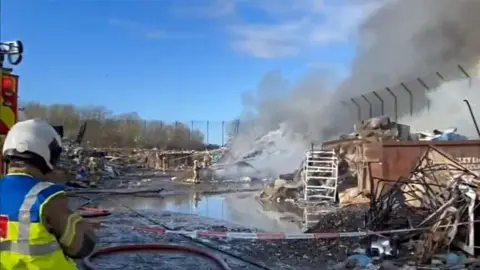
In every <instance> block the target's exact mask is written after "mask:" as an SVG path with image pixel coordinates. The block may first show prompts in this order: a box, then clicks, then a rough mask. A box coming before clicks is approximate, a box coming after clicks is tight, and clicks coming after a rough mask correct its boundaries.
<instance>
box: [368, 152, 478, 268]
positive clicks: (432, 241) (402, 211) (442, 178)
mask: <svg viewBox="0 0 480 270" xmlns="http://www.w3.org/2000/svg"><path fill="white" fill-rule="evenodd" d="M380 181H382V182H386V183H388V184H385V185H377V187H378V189H376V190H375V192H374V194H372V196H371V205H370V210H369V213H368V214H367V224H366V225H367V228H368V229H369V230H373V231H379V230H388V229H398V228H408V229H409V231H407V232H404V233H397V234H396V235H397V236H398V237H400V240H401V241H403V242H406V241H409V240H410V241H414V242H415V244H414V245H413V247H412V249H413V252H414V254H415V257H416V259H417V260H418V262H419V263H427V262H429V261H430V260H431V259H432V257H433V255H434V254H436V253H438V252H442V251H446V249H447V247H448V246H449V245H450V244H455V245H457V246H458V247H460V248H461V249H462V250H464V251H466V252H467V253H470V255H474V246H475V244H474V243H473V242H474V241H473V233H474V226H475V225H474V222H475V218H474V213H473V211H474V208H475V206H476V205H477V199H476V194H477V188H478V183H479V180H478V175H477V174H476V173H474V172H472V171H470V170H469V169H467V168H465V167H464V166H462V165H461V164H460V163H458V162H457V161H456V160H455V159H453V158H452V157H450V156H449V155H448V154H446V153H444V152H442V151H441V150H439V149H436V148H435V147H432V146H430V147H429V148H428V150H427V151H426V152H425V153H424V155H423V156H422V157H421V158H420V160H419V161H418V163H417V165H416V167H415V169H414V170H413V171H412V173H411V174H410V175H409V177H407V178H405V179H403V178H402V179H399V180H397V181H389V180H383V179H382V180H380ZM412 239H413V240H412Z"/></svg>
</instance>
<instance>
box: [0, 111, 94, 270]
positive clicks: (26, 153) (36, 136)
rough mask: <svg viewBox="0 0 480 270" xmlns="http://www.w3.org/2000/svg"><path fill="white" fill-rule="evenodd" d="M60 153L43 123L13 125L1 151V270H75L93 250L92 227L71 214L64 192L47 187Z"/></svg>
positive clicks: (57, 187) (57, 140) (53, 134)
mask: <svg viewBox="0 0 480 270" xmlns="http://www.w3.org/2000/svg"><path fill="white" fill-rule="evenodd" d="M61 152H62V147H61V141H60V136H59V135H58V134H57V132H56V131H55V130H54V129H53V127H52V126H50V125H49V124H48V123H47V122H46V121H45V120H41V119H33V120H27V121H23V122H19V123H17V124H15V125H14V126H13V127H12V129H11V130H10V131H9V132H8V135H7V137H6V138H5V143H4V145H3V152H2V153H3V157H4V159H5V161H6V164H7V165H8V168H7V175H6V176H4V177H3V178H2V180H1V181H0V221H1V222H0V247H1V248H0V269H2V270H10V269H38V270H46V269H49V270H55V269H62V270H74V269H77V266H76V264H75V262H74V261H73V259H82V258H85V257H87V256H88V255H89V254H90V253H91V252H92V251H93V250H94V248H95V241H96V240H95V234H94V230H93V226H92V224H90V223H88V221H85V220H84V219H82V217H80V216H79V215H77V214H74V213H73V212H72V211H70V209H69V208H68V200H67V197H66V195H65V190H64V188H63V186H61V185H56V184H53V183H51V182H48V181H46V180H45V179H46V177H45V175H47V174H48V173H50V172H51V171H52V170H53V167H54V165H55V163H56V162H57V161H58V159H59V157H60V153H61Z"/></svg>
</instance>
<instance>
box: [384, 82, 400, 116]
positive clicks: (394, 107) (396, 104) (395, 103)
mask: <svg viewBox="0 0 480 270" xmlns="http://www.w3.org/2000/svg"><path fill="white" fill-rule="evenodd" d="M385 90H387V92H388V93H389V94H390V95H392V97H393V102H394V103H393V109H394V113H395V122H398V100H397V96H396V95H395V94H394V93H393V92H392V90H390V88H388V87H387V88H385Z"/></svg>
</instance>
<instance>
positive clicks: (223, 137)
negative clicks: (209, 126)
mask: <svg viewBox="0 0 480 270" xmlns="http://www.w3.org/2000/svg"><path fill="white" fill-rule="evenodd" d="M224 144H225V121H222V146H223V145H224Z"/></svg>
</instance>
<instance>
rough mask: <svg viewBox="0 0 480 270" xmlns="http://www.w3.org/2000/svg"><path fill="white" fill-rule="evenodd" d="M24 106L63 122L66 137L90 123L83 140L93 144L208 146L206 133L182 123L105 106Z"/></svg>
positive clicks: (33, 115) (29, 111)
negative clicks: (141, 116) (116, 113)
mask: <svg viewBox="0 0 480 270" xmlns="http://www.w3.org/2000/svg"><path fill="white" fill-rule="evenodd" d="M22 107H23V108H24V113H25V114H26V116H27V117H28V118H36V117H45V118H46V119H48V121H49V122H50V124H52V125H63V127H64V137H66V138H75V137H76V136H77V134H78V132H79V129H80V127H81V126H82V124H83V123H85V122H86V123H87V129H86V132H85V135H84V139H83V143H88V144H89V145H92V146H99V147H105V146H114V147H146V148H153V147H157V148H159V149H195V150H201V149H204V148H205V147H206V145H204V143H203V139H204V135H203V133H202V132H200V131H199V130H190V128H189V127H188V126H186V125H185V124H182V123H180V122H176V123H165V122H162V121H147V120H144V119H141V118H140V116H139V115H138V114H137V113H134V112H132V113H125V114H120V115H114V114H112V112H110V111H108V110H107V109H106V108H105V107H102V106H88V107H77V106H73V105H68V104H54V105H48V106H47V105H42V104H39V103H33V102H30V103H26V104H22ZM209 148H210V147H209Z"/></svg>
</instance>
